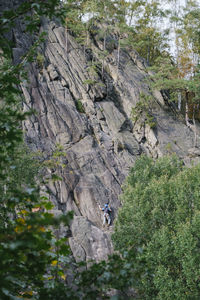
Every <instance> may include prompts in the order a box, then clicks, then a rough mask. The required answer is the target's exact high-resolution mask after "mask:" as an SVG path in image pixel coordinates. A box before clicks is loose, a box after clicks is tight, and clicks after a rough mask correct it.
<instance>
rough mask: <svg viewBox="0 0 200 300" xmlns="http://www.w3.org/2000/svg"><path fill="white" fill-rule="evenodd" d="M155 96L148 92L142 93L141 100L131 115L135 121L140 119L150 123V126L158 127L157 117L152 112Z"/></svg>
mask: <svg viewBox="0 0 200 300" xmlns="http://www.w3.org/2000/svg"><path fill="white" fill-rule="evenodd" d="M152 102H153V97H152V96H151V95H147V94H143V93H141V94H140V101H139V102H137V103H136V105H135V107H133V108H132V111H131V117H132V120H133V122H134V123H136V122H137V121H138V120H140V121H143V123H145V124H148V125H149V126H150V128H152V129H153V128H156V122H155V119H154V117H153V115H152V113H151V109H152Z"/></svg>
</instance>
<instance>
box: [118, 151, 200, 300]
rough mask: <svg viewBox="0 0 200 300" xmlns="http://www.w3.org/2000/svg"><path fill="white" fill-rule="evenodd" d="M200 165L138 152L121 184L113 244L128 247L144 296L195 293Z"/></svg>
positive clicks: (195, 295)
mask: <svg viewBox="0 0 200 300" xmlns="http://www.w3.org/2000/svg"><path fill="white" fill-rule="evenodd" d="M199 176H200V165H197V166H194V167H192V168H186V167H183V165H182V163H181V161H180V160H179V159H177V158H176V157H175V156H167V157H164V158H161V159H158V160H157V161H155V162H154V161H153V159H151V158H148V157H145V156H143V157H141V158H140V159H139V160H137V161H136V163H135V166H134V167H133V168H132V169H131V172H130V175H129V176H128V178H127V180H126V183H125V185H124V192H123V195H122V201H123V207H122V208H121V209H120V210H119V214H118V219H117V221H116V223H115V233H114V235H113V241H114V244H115V247H116V249H118V250H120V251H122V252H123V251H128V252H127V253H128V254H127V261H128V262H129V263H131V264H132V265H133V266H134V269H133V270H132V276H133V277H135V278H137V281H136V282H135V286H134V285H133V287H135V288H136V289H138V291H139V294H140V296H141V298H142V299H177V300H179V299H198V298H199V296H200V291H199V275H200V273H199V270H200V265H199V261H200V245H199V237H198V236H199V233H198V231H199V229H198V226H199V222H200V201H199V196H200V189H199V186H200V181H199V178H200V177H199Z"/></svg>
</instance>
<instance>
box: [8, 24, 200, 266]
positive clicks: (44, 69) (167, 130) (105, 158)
mask: <svg viewBox="0 0 200 300" xmlns="http://www.w3.org/2000/svg"><path fill="white" fill-rule="evenodd" d="M40 31H41V32H42V31H45V32H47V38H46V41H45V42H44V44H43V45H41V47H40V48H38V55H39V57H40V59H39V58H38V60H37V61H36V62H34V63H31V64H30V65H29V66H28V69H27V70H28V79H29V80H28V82H27V83H24V84H23V85H22V90H23V94H24V102H23V107H24V110H29V109H34V110H35V111H36V113H35V114H34V115H33V116H31V117H30V119H28V120H26V121H25V122H24V130H25V136H26V141H27V143H28V144H29V146H30V147H31V148H32V149H34V150H40V151H42V152H44V153H51V152H52V151H53V149H55V145H56V144H61V145H62V146H63V149H64V152H65V153H66V161H65V163H66V166H65V167H64V169H62V171H61V175H62V181H61V182H59V183H51V184H49V186H48V189H49V190H50V191H51V194H50V198H51V200H52V201H53V203H54V204H55V210H58V211H59V210H62V211H68V210H73V211H74V212H75V217H74V220H73V222H72V225H71V237H70V238H69V242H70V246H71V249H72V252H73V255H74V257H75V259H76V260H77V261H80V260H86V261H89V260H90V259H95V260H96V261H100V260H101V259H103V258H105V257H106V256H107V255H108V254H109V253H111V252H112V243H111V238H110V236H111V231H112V228H110V229H104V228H102V213H101V211H100V210H99V207H98V205H99V204H100V205H101V206H103V204H104V203H106V202H109V204H110V206H111V208H112V220H114V219H115V217H116V215H117V210H118V207H119V206H120V199H119V196H120V193H121V185H122V183H123V181H124V179H125V177H126V175H127V174H128V170H129V168H130V167H131V166H132V165H133V164H134V161H135V160H136V159H137V157H138V156H139V155H141V154H142V153H146V154H148V155H151V156H153V157H155V158H157V157H159V156H162V155H164V154H166V153H169V152H170V153H172V152H175V153H177V154H178V155H179V156H180V157H181V158H183V159H184V161H185V162H186V163H190V162H191V159H195V160H199V157H200V152H199V151H198V149H197V148H195V149H193V143H194V136H193V132H192V131H191V130H190V129H189V128H188V127H187V126H186V125H184V123H183V122H182V121H181V120H179V118H178V117H177V116H175V115H174V114H173V112H172V111H171V109H170V106H169V105H168V104H167V103H165V101H164V99H163V97H162V95H161V93H160V92H159V91H155V93H154V99H155V100H154V102H153V104H152V108H151V110H152V116H153V118H154V121H155V124H156V126H155V128H153V129H152V128H150V126H149V125H148V124H146V123H145V120H143V121H141V120H140V121H137V122H135V123H133V122H132V121H131V118H130V115H131V109H132V107H134V106H135V105H136V103H137V102H138V101H139V95H140V94H141V93H142V92H146V93H149V87H148V85H147V83H146V78H147V76H148V71H147V69H146V66H145V62H144V61H143V60H142V59H141V58H140V57H139V56H138V55H137V53H135V52H134V51H130V52H128V51H121V52H120V60H119V62H118V51H117V45H116V40H115V36H114V34H113V35H110V36H109V37H108V41H107V42H106V47H107V50H108V51H109V55H108V56H107V58H106V59H105V61H104V75H103V76H102V73H101V72H100V70H98V69H97V72H96V73H95V74H93V73H92V72H91V70H90V66H91V62H92V61H94V60H95V61H98V54H97V53H99V51H101V49H103V41H101V39H99V38H98V34H97V35H94V36H92V37H91V40H90V43H91V44H90V49H83V48H82V47H81V46H80V45H78V44H77V43H76V41H75V39H74V38H73V37H72V36H70V35H69V33H67V31H66V29H65V28H64V27H61V26H60V25H59V24H57V23H56V22H47V21H46V20H45V19H43V20H42V23H41V28H40ZM13 37H14V39H15V41H16V47H15V48H14V49H13V56H14V61H15V62H18V61H19V59H20V57H21V55H22V54H23V53H24V51H25V49H27V47H29V46H30V44H31V43H32V38H31V37H29V36H28V35H26V34H25V33H23V25H22V24H21V25H20V23H19V26H18V27H16V28H14V29H13ZM110 41H111V42H112V43H111V42H110ZM110 45H112V46H110ZM197 131H198V136H199V135H200V131H199V128H197ZM199 143H200V139H199V137H198V145H199Z"/></svg>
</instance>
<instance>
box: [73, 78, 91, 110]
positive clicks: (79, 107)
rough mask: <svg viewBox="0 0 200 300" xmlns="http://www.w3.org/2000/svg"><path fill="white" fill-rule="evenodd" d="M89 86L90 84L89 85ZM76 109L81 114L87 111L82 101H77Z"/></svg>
mask: <svg viewBox="0 0 200 300" xmlns="http://www.w3.org/2000/svg"><path fill="white" fill-rule="evenodd" d="M88 84H89V83H88ZM76 109H77V110H78V111H79V112H80V113H85V109H84V106H83V103H82V102H81V100H77V101H76Z"/></svg>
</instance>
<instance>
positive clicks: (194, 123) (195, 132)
mask: <svg viewBox="0 0 200 300" xmlns="http://www.w3.org/2000/svg"><path fill="white" fill-rule="evenodd" d="M195 112H196V105H195V104H193V113H192V121H193V125H194V147H196V146H197V127H196V121H195Z"/></svg>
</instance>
